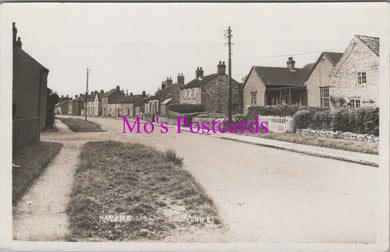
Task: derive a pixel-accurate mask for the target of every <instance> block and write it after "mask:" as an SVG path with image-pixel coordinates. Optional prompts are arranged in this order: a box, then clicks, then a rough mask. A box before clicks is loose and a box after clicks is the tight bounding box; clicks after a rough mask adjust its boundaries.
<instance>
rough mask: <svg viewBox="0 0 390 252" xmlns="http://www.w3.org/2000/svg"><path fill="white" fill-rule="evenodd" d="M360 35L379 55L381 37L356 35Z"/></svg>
mask: <svg viewBox="0 0 390 252" xmlns="http://www.w3.org/2000/svg"><path fill="white" fill-rule="evenodd" d="M355 36H356V37H358V38H359V39H360V40H361V41H362V42H363V43H364V44H365V45H366V46H367V47H368V48H370V49H371V51H373V52H374V53H375V54H376V55H377V56H379V38H378V37H370V36H365V35H355Z"/></svg>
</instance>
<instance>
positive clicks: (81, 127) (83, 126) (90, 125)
mask: <svg viewBox="0 0 390 252" xmlns="http://www.w3.org/2000/svg"><path fill="white" fill-rule="evenodd" d="M58 119H59V120H61V121H62V122H63V123H64V124H66V125H67V126H68V127H69V129H70V130H72V131H75V132H86V131H92V132H93V131H103V129H102V127H101V126H100V125H99V124H97V123H95V122H91V121H85V120H83V119H77V118H61V117H60V118H58Z"/></svg>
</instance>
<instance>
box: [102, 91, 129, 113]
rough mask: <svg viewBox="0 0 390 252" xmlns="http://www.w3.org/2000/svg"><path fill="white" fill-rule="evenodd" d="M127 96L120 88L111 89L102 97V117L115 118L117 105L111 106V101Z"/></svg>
mask: <svg viewBox="0 0 390 252" xmlns="http://www.w3.org/2000/svg"><path fill="white" fill-rule="evenodd" d="M123 95H125V94H124V92H123V91H122V90H120V87H119V86H116V88H114V89H111V90H110V91H108V92H107V93H105V94H104V95H103V97H102V115H103V116H114V115H115V105H110V103H111V101H113V100H114V99H116V98H117V97H119V96H123Z"/></svg>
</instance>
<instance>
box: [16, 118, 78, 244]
mask: <svg viewBox="0 0 390 252" xmlns="http://www.w3.org/2000/svg"><path fill="white" fill-rule="evenodd" d="M56 125H57V127H58V130H59V131H58V132H53V133H47V134H48V135H49V134H66V133H69V132H70V130H69V129H68V128H67V126H66V125H64V124H63V123H61V122H60V121H58V120H57V121H56ZM43 135H45V134H43ZM42 140H43V141H45V137H44V136H43V137H42ZM63 144H64V147H63V148H62V149H61V151H60V152H59V153H58V155H57V156H56V157H55V158H54V160H53V161H52V162H51V163H50V164H49V165H48V167H46V169H45V171H44V172H43V174H42V175H41V176H40V177H39V178H38V179H37V181H36V182H35V184H34V185H33V186H32V187H31V188H30V190H29V191H28V192H26V194H25V195H24V196H23V198H22V199H21V200H20V201H19V202H18V204H17V205H16V206H14V208H13V219H14V221H13V237H14V239H15V240H29V241H56V240H63V239H64V237H65V235H66V234H67V230H68V229H67V215H66V213H65V209H66V206H67V204H68V201H69V195H70V192H71V189H72V183H73V174H74V172H75V169H76V167H77V160H78V159H77V157H78V155H79V152H80V147H81V145H82V143H80V142H63Z"/></svg>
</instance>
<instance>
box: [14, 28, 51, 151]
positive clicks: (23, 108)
mask: <svg viewBox="0 0 390 252" xmlns="http://www.w3.org/2000/svg"><path fill="white" fill-rule="evenodd" d="M12 29H13V36H12V47H13V59H12V61H13V75H12V99H13V101H12V121H13V122H12V123H13V126H12V131H13V139H12V144H13V149H14V150H15V149H18V148H20V147H22V146H24V145H26V144H28V143H30V142H32V141H39V139H40V131H41V129H42V128H44V127H45V125H46V100H47V76H48V74H49V70H48V69H47V68H46V67H44V66H43V65H41V64H40V63H39V62H38V61H37V60H35V59H34V58H33V57H31V56H30V55H29V54H28V53H26V52H25V51H24V50H23V49H22V41H21V39H20V37H18V38H17V28H16V26H15V23H12Z"/></svg>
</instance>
